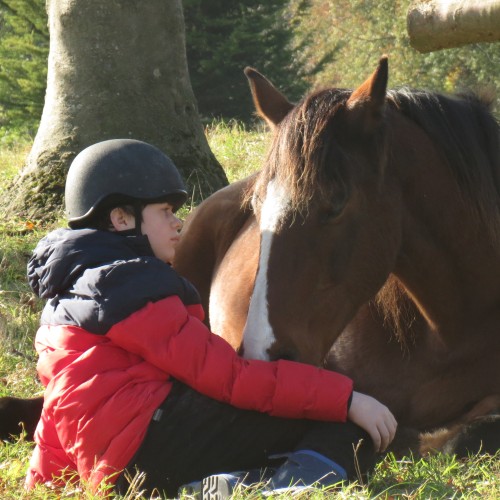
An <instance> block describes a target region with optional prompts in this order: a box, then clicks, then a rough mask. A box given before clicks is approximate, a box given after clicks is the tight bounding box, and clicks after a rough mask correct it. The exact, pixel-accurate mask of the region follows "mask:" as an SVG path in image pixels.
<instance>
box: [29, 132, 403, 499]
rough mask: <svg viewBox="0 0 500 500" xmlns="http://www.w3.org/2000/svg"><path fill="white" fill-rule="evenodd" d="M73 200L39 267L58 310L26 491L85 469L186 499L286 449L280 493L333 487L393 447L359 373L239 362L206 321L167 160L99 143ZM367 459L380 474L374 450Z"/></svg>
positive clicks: (225, 484)
mask: <svg viewBox="0 0 500 500" xmlns="http://www.w3.org/2000/svg"><path fill="white" fill-rule="evenodd" d="M65 196H66V211H67V216H68V223H69V226H70V229H58V230H56V231H54V232H52V233H50V234H49V235H47V236H46V237H45V238H43V239H42V240H41V241H40V243H39V244H38V246H37V248H36V249H35V251H34V253H33V256H32V258H31V259H30V262H29V264H28V278H29V281H30V285H31V286H32V288H33V290H34V291H35V292H36V293H37V294H38V295H39V296H40V297H42V298H46V299H48V302H47V305H46V306H45V309H44V311H43V313H42V317H41V326H40V329H39V330H38V332H37V335H36V340H35V344H36V348H37V351H38V353H39V361H38V373H39V376H40V379H41V381H42V383H43V384H44V385H45V386H46V391H45V396H44V397H45V402H44V408H43V412H42V417H41V419H40V422H39V424H38V427H37V430H36V432H35V441H36V448H35V450H34V453H33V456H32V458H31V462H30V468H29V470H28V475H27V480H26V483H27V486H28V487H32V486H34V485H35V484H36V483H40V482H45V483H47V482H57V481H58V480H59V481H60V480H61V479H68V478H71V477H75V472H76V473H77V474H78V476H79V477H80V478H81V479H83V480H86V481H89V482H90V484H91V485H92V487H94V488H97V487H98V486H99V484H100V483H101V482H102V481H105V482H108V483H112V484H113V483H115V484H116V487H117V489H118V491H121V492H124V491H126V489H127V477H128V476H129V474H130V475H132V476H133V475H134V472H135V470H139V471H142V472H144V473H145V482H144V484H143V485H142V487H143V488H145V489H146V490H147V491H152V490H153V489H155V488H156V489H157V490H159V491H162V492H164V493H166V494H167V495H168V496H175V495H176V494H177V491H178V489H179V487H181V486H182V485H184V484H186V483H189V482H191V481H194V480H198V479H201V478H203V477H206V476H209V475H210V474H215V473H219V472H224V471H230V470H236V469H246V470H248V469H251V468H257V469H260V468H263V467H265V466H268V465H269V464H270V457H271V456H272V455H275V454H283V453H286V452H291V453H290V454H289V456H288V459H287V460H286V461H285V462H284V463H283V464H281V465H280V466H279V467H278V469H277V470H276V471H275V473H274V474H272V477H271V478H270V481H269V486H268V488H269V489H271V490H281V489H282V488H286V487H288V486H289V485H290V484H291V483H295V482H300V483H301V484H303V485H308V484H311V483H314V482H317V481H320V480H321V481H320V484H325V485H329V484H335V483H337V482H339V481H341V480H343V479H347V478H348V477H352V476H354V474H355V468H354V452H353V444H356V443H357V442H358V440H359V439H360V438H363V437H364V438H365V441H367V440H368V441H369V438H368V436H370V437H371V438H372V439H373V441H374V444H375V449H376V450H382V449H384V448H385V447H386V446H387V445H388V444H389V442H390V441H391V440H392V438H393V437H394V433H395V429H396V422H395V420H394V417H393V416H392V414H391V413H390V412H389V410H388V409H387V408H385V407H384V406H383V405H381V404H380V403H378V402H377V401H375V400H374V399H373V398H370V397H368V396H364V395H362V394H359V393H356V392H353V391H352V382H351V380H350V379H348V378H347V377H344V376H343V375H340V374H337V373H334V372H329V371H325V370H321V369H318V368H315V367H312V366H307V365H303V364H299V363H294V362H290V361H277V362H269V363H267V362H262V361H251V360H244V359H241V358H239V357H238V356H237V355H236V353H235V352H234V350H233V349H232V348H231V347H230V346H229V344H227V343H226V342H225V341H224V340H223V339H221V338H219V337H218V336H216V335H214V334H212V333H211V332H210V331H209V330H208V329H207V328H206V326H205V325H204V324H203V323H202V319H203V311H202V310H201V306H200V305H199V297H198V293H197V291H196V290H195V289H194V287H193V286H192V285H191V284H190V283H189V282H188V281H186V280H185V279H183V278H182V277H181V276H179V275H178V274H177V273H176V272H175V271H174V270H173V269H172V267H171V266H170V263H171V261H172V259H173V257H174V255H175V247H176V245H177V242H178V240H179V231H180V228H181V221H180V220H179V219H178V218H177V217H176V215H175V211H176V210H177V209H178V208H179V207H180V206H181V205H182V204H183V203H184V202H185V200H186V197H187V193H186V190H185V187H184V184H183V181H182V179H181V177H180V175H179V172H178V171H177V169H176V167H175V166H174V164H173V163H172V161H171V160H170V159H169V158H168V157H167V156H165V155H164V154H163V153H162V152H161V151H159V150H158V149H156V148H155V147H153V146H151V145H149V144H146V143H144V142H140V141H134V140H125V139H123V140H122V139H117V140H110V141H104V142H101V143H98V144H95V145H93V146H90V147H88V148H86V149H85V150H84V151H82V152H81V153H80V154H79V155H78V156H77V157H76V158H75V160H74V161H73V163H72V165H71V168H70V170H69V172H68V177H67V180H66V193H65ZM292 375H293V378H294V379H295V380H297V379H300V380H301V382H302V383H301V384H300V386H297V387H296V386H293V387H291V386H290V382H289V380H290V377H291V376H292ZM346 419H349V421H348V422H345V421H346ZM344 422H345V423H344ZM366 438H368V439H366ZM294 450H295V451H294ZM357 458H358V459H359V460H361V463H362V466H365V467H367V466H368V463H369V462H370V460H371V459H372V447H371V446H369V444H368V443H365V445H364V446H362V447H361V451H360V455H359V456H358V457H357ZM124 469H125V470H126V471H127V473H129V474H126V473H124V472H123V470H124ZM324 476H327V477H326V478H324ZM227 477H228V476H223V475H217V476H213V477H209V478H208V479H207V480H206V484H210V485H212V486H215V490H218V492H219V493H220V492H221V491H222V490H223V489H224V488H226V490H227V493H228V494H229V493H230V483H231V481H233V482H234V480H235V478H236V479H237V476H233V477H229V479H227ZM322 478H323V479H322ZM209 496H210V495H209Z"/></svg>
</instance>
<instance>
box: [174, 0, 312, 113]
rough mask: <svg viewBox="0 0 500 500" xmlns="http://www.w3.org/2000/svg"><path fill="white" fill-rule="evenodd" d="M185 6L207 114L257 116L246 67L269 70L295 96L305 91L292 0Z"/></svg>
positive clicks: (191, 58)
mask: <svg viewBox="0 0 500 500" xmlns="http://www.w3.org/2000/svg"><path fill="white" fill-rule="evenodd" d="M183 5H184V13H185V18H186V40H187V55H188V65H189V74H190V76H191V82H192V85H193V90H194V94H195V96H196V99H197V101H198V106H199V109H200V113H201V114H202V116H203V117H205V118H210V117H214V116H216V117H223V118H226V119H227V118H237V119H239V120H244V121H248V120H249V119H250V118H251V117H252V115H253V112H254V107H253V103H252V99H251V97H250V93H249V92H248V84H247V81H246V78H245V76H244V74H243V69H244V68H245V66H254V67H256V68H258V69H259V70H260V71H262V72H264V73H265V74H266V76H268V77H269V78H270V79H271V80H272V81H273V82H274V83H275V84H276V85H278V86H279V87H280V88H281V89H283V90H284V91H285V92H286V93H287V95H289V96H290V97H291V98H292V99H294V98H298V97H300V96H301V95H302V94H303V93H304V91H305V90H306V88H307V84H306V82H305V80H304V79H303V77H302V75H303V72H302V71H301V68H299V66H298V64H297V59H296V57H295V52H296V50H294V49H292V44H291V42H292V38H293V30H292V29H291V27H290V24H291V23H292V22H293V20H292V19H290V18H289V17H287V12H288V11H287V6H288V0H268V1H262V0H260V1H256V0H239V1H229V0H184V2H183Z"/></svg>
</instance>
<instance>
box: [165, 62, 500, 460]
mask: <svg viewBox="0 0 500 500" xmlns="http://www.w3.org/2000/svg"><path fill="white" fill-rule="evenodd" d="M245 74H246V76H247V78H248V80H249V83H250V88H251V92H252V97H253V100H254V103H255V107H256V109H257V112H258V114H259V115H260V116H261V117H262V118H263V119H264V120H265V121H266V122H267V123H268V125H269V126H270V128H271V130H272V134H273V140H272V143H271V146H270V149H269V152H268V155H267V158H266V160H265V162H264V165H263V168H262V170H261V171H259V172H257V173H256V174H254V175H252V176H250V177H249V178H247V179H244V180H242V181H239V182H236V183H234V184H231V185H230V186H228V187H226V188H224V189H222V190H220V191H218V192H217V193H215V194H214V195H212V196H211V197H209V198H208V199H206V200H205V201H204V202H202V203H201V204H200V205H199V207H198V208H196V209H195V210H194V211H193V212H192V214H191V215H190V216H189V217H188V219H187V221H186V224H185V226H184V228H183V231H182V235H181V240H180V243H179V246H178V249H177V253H176V258H175V262H174V267H175V268H176V269H177V270H178V271H179V273H180V274H182V275H184V276H185V277H187V278H188V279H189V280H191V281H192V282H193V283H194V285H195V286H196V287H197V288H198V290H199V292H200V295H201V297H202V303H203V305H204V307H205V310H206V311H207V312H208V314H207V323H208V324H209V325H210V327H211V329H212V331H214V332H215V333H217V334H219V335H221V336H222V337H224V338H225V339H226V340H227V341H228V342H229V343H231V345H232V346H233V347H234V348H235V349H238V350H239V351H240V352H241V354H242V355H243V356H245V357H248V358H257V359H262V360H274V359H291V360H295V361H299V362H304V363H310V364H314V365H317V366H322V367H326V368H329V369H333V370H336V371H339V372H341V373H344V374H347V375H348V376H350V377H351V378H352V379H353V380H354V384H355V388H356V390H358V391H360V392H365V393H367V394H370V395H372V396H374V397H376V398H377V399H379V400H380V401H381V402H383V403H384V404H386V405H387V406H388V407H389V408H390V409H391V410H392V411H393V413H394V414H395V416H396V418H397V419H398V421H399V423H400V427H402V428H409V429H412V430H414V431H415V432H416V433H417V436H418V435H420V438H422V437H423V436H427V439H426V440H425V439H420V441H419V444H418V446H419V448H418V451H419V452H420V453H424V452H427V451H431V450H432V449H434V448H441V449H445V448H446V444H445V443H449V442H450V438H453V439H455V440H456V439H458V438H459V437H460V436H468V435H469V434H468V429H466V428H465V427H464V424H473V427H474V428H476V429H477V428H479V429H480V430H481V432H483V431H484V432H483V434H482V435H486V436H487V437H490V438H491V437H493V439H492V440H491V442H492V443H493V444H492V445H491V447H490V448H489V450H492V451H495V450H496V449H498V447H499V446H498V420H497V419H496V417H495V416H494V414H495V413H496V412H498V410H499V409H500V365H499V363H498V354H499V353H500V350H499V346H500V345H499V344H500V341H499V338H500V337H499V333H498V329H499V327H500V266H498V265H497V263H498V262H499V258H500V255H499V254H500V245H499V244H498V243H499V234H500V214H499V204H500V177H499V176H500V149H499V128H498V123H497V122H496V121H495V119H494V118H493V117H492V115H491V113H490V112H489V111H488V109H487V107H486V105H485V104H483V103H482V102H481V101H480V100H478V99H476V98H475V97H473V96H463V97H446V96H443V95H439V94H435V93H430V92H424V91H414V90H408V89H400V90H389V91H388V90H387V80H388V61H387V58H385V57H383V58H382V59H381V60H380V61H379V65H378V67H377V68H376V70H375V71H374V72H373V74H372V75H371V76H370V77H369V78H368V79H367V80H366V81H365V82H364V83H363V84H362V85H360V86H359V87H358V88H357V89H355V90H354V91H353V90H348V89H336V88H331V89H323V90H320V91H316V92H313V93H311V94H309V95H307V96H306V97H305V98H304V99H302V100H301V101H300V102H299V103H298V104H296V105H295V104H292V103H291V102H289V101H288V99H287V98H286V97H285V96H284V95H283V94H281V93H280V92H279V91H278V90H277V89H276V88H275V87H274V86H273V85H272V83H271V82H270V81H269V80H267V79H266V78H265V77H264V76H263V75H262V74H260V73H259V72H258V71H257V70H255V69H253V68H247V69H246V70H245ZM492 414H493V416H492ZM483 424H484V425H485V426H486V427H485V426H484V425H483ZM441 427H446V428H447V429H448V431H447V432H445V433H444V434H443V433H442V432H441V431H438V432H433V433H432V434H428V433H427V431H435V430H436V429H440V428H441ZM485 429H486V430H485ZM410 434H411V437H412V438H415V434H412V433H410ZM443 436H444V437H443ZM495 438H496V441H495ZM485 439H486V438H485ZM462 442H463V440H462ZM483 449H484V448H483ZM469 450H470V448H469ZM472 451H475V450H472Z"/></svg>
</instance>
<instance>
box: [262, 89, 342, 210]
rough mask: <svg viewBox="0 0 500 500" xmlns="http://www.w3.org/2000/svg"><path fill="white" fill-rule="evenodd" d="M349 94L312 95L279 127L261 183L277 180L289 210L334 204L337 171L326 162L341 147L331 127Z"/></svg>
mask: <svg viewBox="0 0 500 500" xmlns="http://www.w3.org/2000/svg"><path fill="white" fill-rule="evenodd" d="M350 93H351V91H348V90H339V89H329V90H323V91H319V92H316V93H314V94H311V95H309V96H308V97H306V98H305V99H303V100H302V101H301V102H300V103H299V104H298V105H297V106H296V107H295V108H294V109H293V110H292V111H291V112H290V113H289V114H288V115H287V116H286V117H285V119H284V120H283V121H282V122H281V123H280V124H279V126H278V127H277V130H276V133H275V135H274V138H273V141H272V144H271V147H270V150H269V152H268V156H267V159H266V162H265V165H264V168H263V170H262V173H261V176H262V177H261V181H260V183H259V184H260V185H261V186H267V184H268V183H269V182H270V181H271V180H274V182H275V183H276V185H279V186H281V188H282V189H283V190H284V191H285V192H286V194H287V198H288V201H289V208H290V210H292V211H297V212H300V211H305V210H307V208H308V206H309V203H310V202H311V200H312V199H314V200H315V201H316V202H319V203H321V202H322V201H325V202H328V201H331V199H332V195H333V189H334V187H335V186H334V185H333V183H332V178H335V175H336V172H335V171H334V170H333V169H334V166H332V165H329V162H328V161H326V160H327V157H329V156H331V154H332V150H333V149H335V148H336V147H338V145H337V144H336V142H335V140H334V137H333V136H332V133H331V124H332V120H333V118H334V116H335V114H336V113H337V111H338V109H339V108H340V107H342V105H343V104H344V103H345V102H346V101H347V98H348V97H349V95H350ZM336 154H337V155H342V151H341V150H340V149H338V151H336Z"/></svg>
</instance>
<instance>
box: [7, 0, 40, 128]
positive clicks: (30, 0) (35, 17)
mask: <svg viewBox="0 0 500 500" xmlns="http://www.w3.org/2000/svg"><path fill="white" fill-rule="evenodd" d="M48 51H49V34H48V28H47V15H46V12H45V2H44V1H42V0H0V128H4V129H23V130H24V131H28V132H31V133H34V132H35V131H36V128H37V126H38V122H39V121H40V116H41V114H42V109H43V100H44V95H45V85H46V81H47V57H48Z"/></svg>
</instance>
